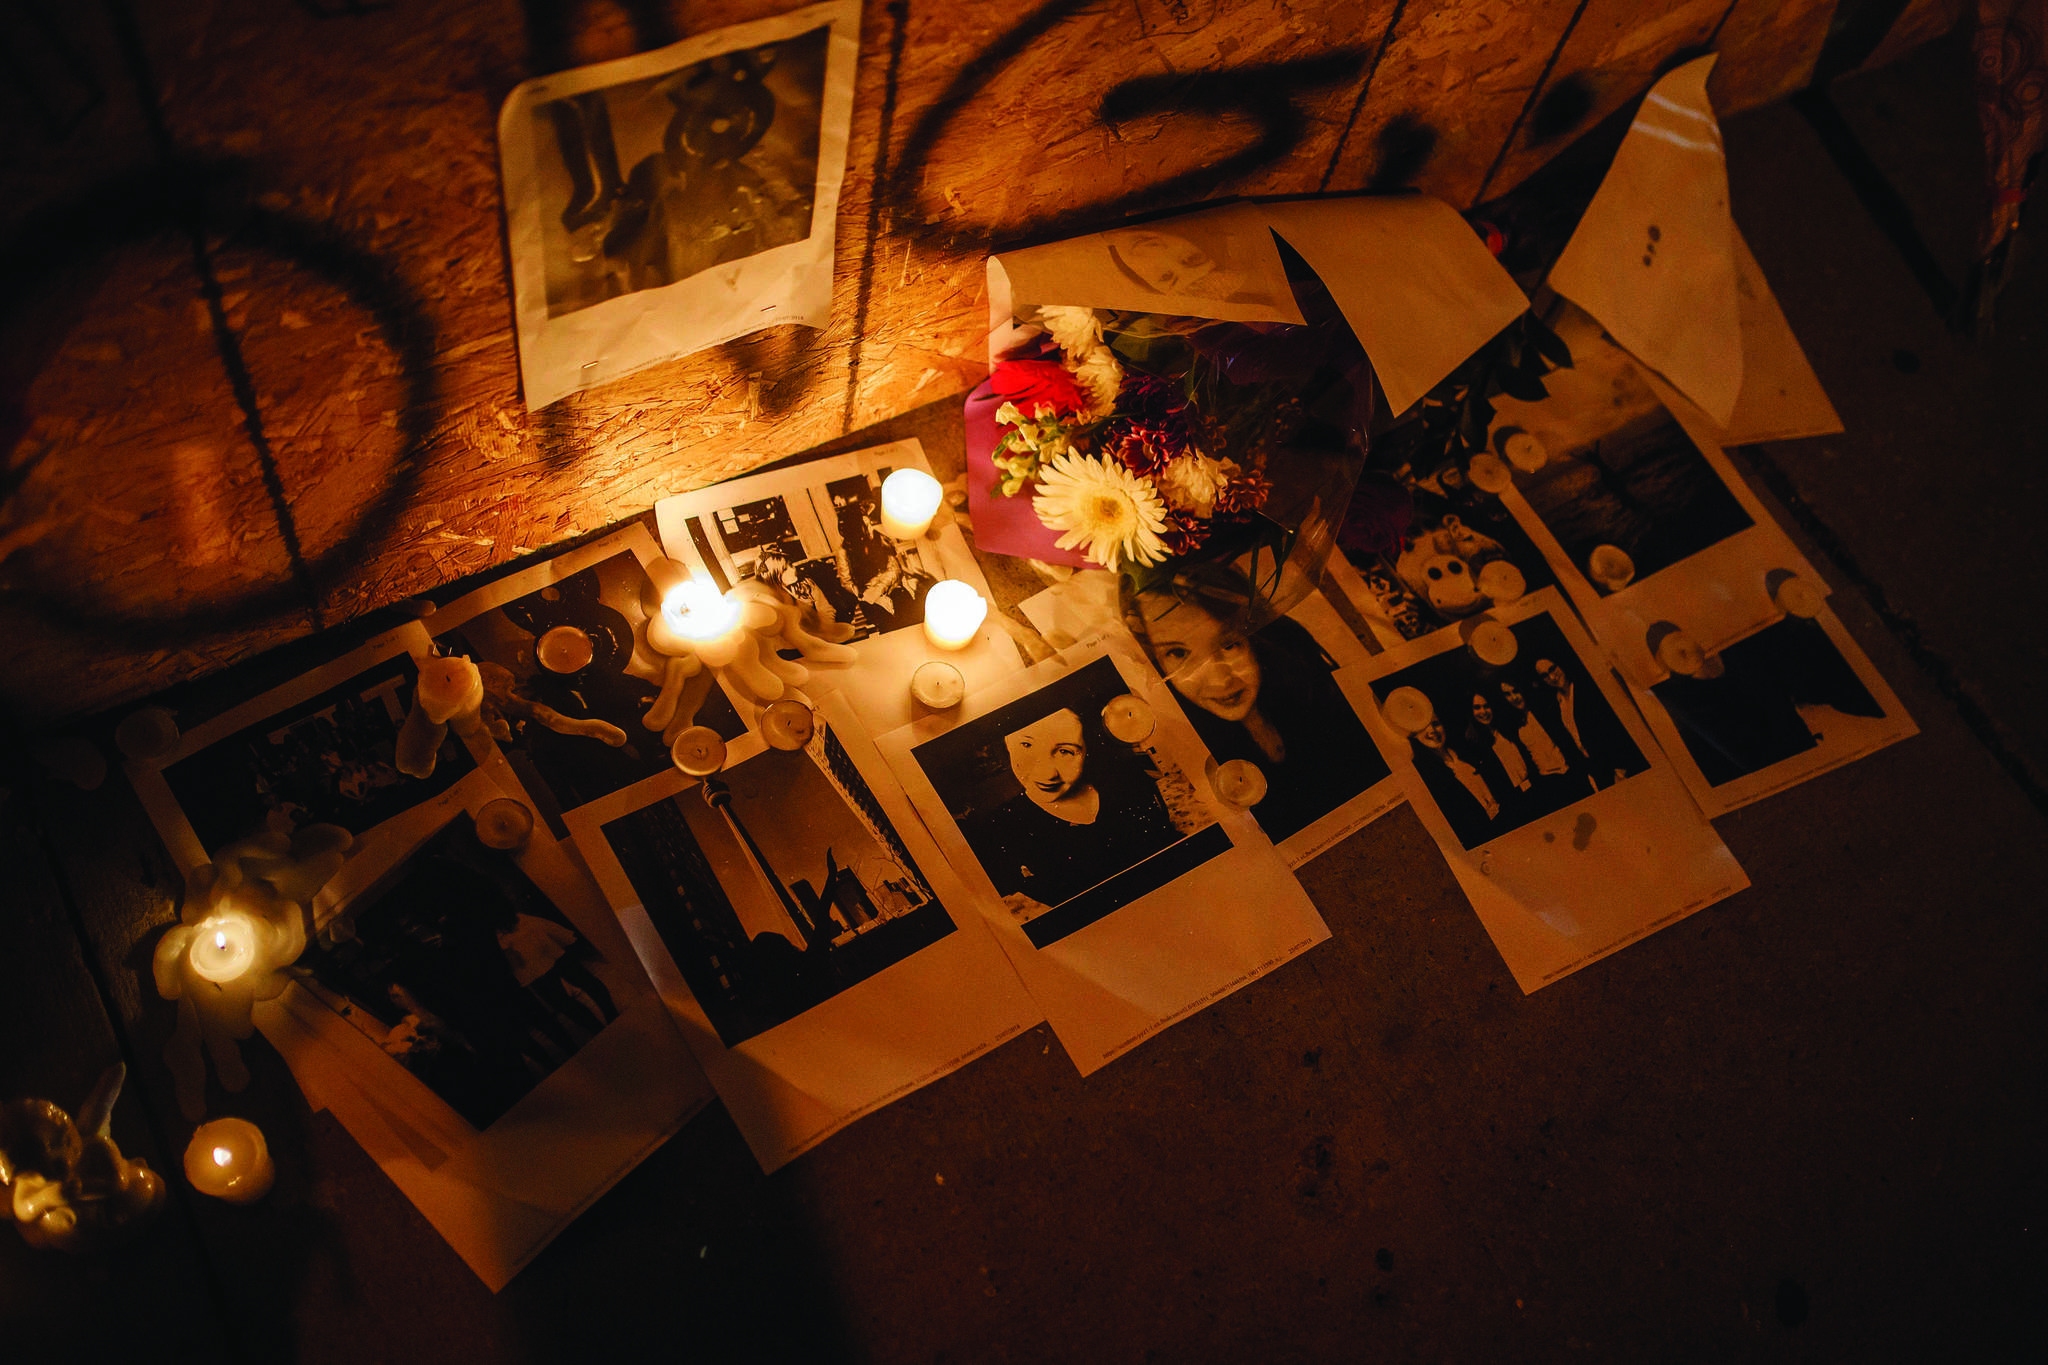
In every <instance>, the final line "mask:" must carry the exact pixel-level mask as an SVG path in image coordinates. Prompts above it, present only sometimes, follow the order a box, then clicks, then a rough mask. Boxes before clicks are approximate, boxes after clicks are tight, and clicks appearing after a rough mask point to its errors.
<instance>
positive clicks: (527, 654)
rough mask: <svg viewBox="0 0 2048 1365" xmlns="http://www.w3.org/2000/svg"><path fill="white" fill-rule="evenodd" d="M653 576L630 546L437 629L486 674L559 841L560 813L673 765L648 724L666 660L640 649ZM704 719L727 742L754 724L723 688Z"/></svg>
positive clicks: (496, 720)
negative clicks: (638, 636) (645, 592)
mask: <svg viewBox="0 0 2048 1365" xmlns="http://www.w3.org/2000/svg"><path fill="white" fill-rule="evenodd" d="M646 583H647V574H646V571H645V570H643V569H642V568H641V567H640V561H639V559H638V558H637V557H636V556H635V555H634V553H633V552H632V551H631V550H629V549H622V550H620V551H619V552H618V553H617V554H614V555H611V556H609V557H607V558H605V559H603V560H601V561H599V562H598V563H595V564H592V565H590V566H589V567H587V568H584V569H580V570H578V571H577V572H575V573H571V574H567V575H565V576H563V577H561V578H559V579H554V580H553V581H551V582H547V583H544V584H543V585H541V586H539V587H536V588H534V589H533V590H532V591H531V592H527V593H525V594H523V595H521V596H519V597H517V598H514V599H512V600H511V601H508V602H505V603H503V604H501V605H499V606H495V607H492V608H490V609H488V610H486V611H483V612H480V613H478V614H476V615H474V616H471V617H469V618H468V619H467V620H465V621H463V622H462V623H461V624H460V625H457V626H453V627H450V628H447V629H444V630H442V631H441V632H440V633H439V634H438V635H436V637H435V642H436V644H438V645H439V647H440V649H441V652H442V653H443V654H450V655H455V654H459V655H464V656H466V657H468V658H469V659H471V660H472V661H474V662H475V664H476V666H477V669H478V671H480V672H481V673H482V674H483V680H484V693H485V697H486V699H487V700H486V702H485V706H486V711H487V713H488V715H489V716H490V717H491V718H492V722H493V723H492V725H491V730H492V736H493V738H495V739H496V740H497V743H498V747H499V749H500V750H501V751H502V752H503V753H504V755H505V758H506V760H507V761H508V762H509V763H511V765H512V768H513V770H514V771H515V772H517V773H518V774H519V780H520V782H521V784H523V785H524V786H525V788H526V790H527V791H528V792H529V793H530V794H531V795H532V796H533V798H534V802H535V805H536V807H537V809H538V810H539V812H540V814H541V816H542V818H543V819H545V820H546V821H547V823H548V828H549V829H550V830H552V831H553V832H554V834H555V837H557V838H562V837H565V835H566V833H567V830H566V827H565V826H564V825H563V823H562V815H563V812H565V811H570V810H574V809H575V808H576V807H578V806H581V805H584V804H585V803H587V802H590V801H594V800H596V799H597V798H598V797H600V796H605V795H608V794H609V793H611V792H615V791H618V790H619V789H620V788H622V787H628V786H631V785H632V784H633V783H635V782H638V781H640V780H641V779H642V778H646V777H651V776H653V775H654V774H655V773H658V772H661V771H663V770H664V769H666V768H667V767H668V766H669V752H668V746H667V745H665V744H663V743H662V740H661V732H660V731H659V730H649V729H648V728H647V727H646V725H645V724H643V723H642V718H643V717H644V716H645V715H646V714H647V711H648V708H649V707H651V706H652V705H653V704H654V700H655V698H656V696H658V695H659V693H660V691H661V682H660V680H661V676H662V668H663V661H662V660H660V659H659V658H657V657H656V656H654V655H652V654H650V653H649V652H648V651H646V650H645V649H641V650H640V651H639V656H638V657H637V658H636V656H635V648H636V646H635V633H636V631H637V630H638V629H639V628H640V626H641V625H642V623H643V622H644V621H645V619H646V618H645V613H644V612H643V611H642V609H641V590H642V588H643V587H644V586H645V584H646ZM456 609H457V610H459V609H460V608H459V605H458V606H457V608H456ZM430 624H431V623H430ZM697 723H698V724H699V725H706V726H709V727H710V728H711V729H713V730H716V731H717V732H718V734H719V736H720V737H721V738H723V739H725V740H727V741H731V740H733V739H736V738H738V737H739V736H740V735H741V734H743V733H745V731H746V723H745V722H744V721H743V720H741V719H740V715H739V712H738V711H737V710H735V709H734V707H733V704H732V702H731V700H730V699H728V698H727V697H726V695H725V693H724V692H723V691H722V690H720V689H719V688H716V687H713V688H711V689H710V691H709V692H708V693H707V694H706V696H705V700H704V702H703V704H702V705H701V706H700V707H699V709H698V712H697Z"/></svg>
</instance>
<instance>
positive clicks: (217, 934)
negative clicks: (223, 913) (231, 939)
mask: <svg viewBox="0 0 2048 1365" xmlns="http://www.w3.org/2000/svg"><path fill="white" fill-rule="evenodd" d="M213 946H214V947H216V948H218V949H220V950H221V951H222V952H226V951H227V950H228V936H227V935H226V934H224V933H222V932H221V931H220V930H218V929H216V930H214V931H213Z"/></svg>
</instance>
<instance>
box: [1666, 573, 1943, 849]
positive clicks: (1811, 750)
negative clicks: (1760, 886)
mask: <svg viewBox="0 0 2048 1365" xmlns="http://www.w3.org/2000/svg"><path fill="white" fill-rule="evenodd" d="M1778 596H1779V598H1780V600H1782V601H1784V602H1787V603H1789V604H1790V609H1789V610H1786V611H1784V612H1782V613H1780V614H1779V616H1778V617H1777V619H1775V620H1773V621H1770V622H1768V623H1766V624H1764V625H1762V626H1759V627H1758V628H1757V629H1756V630H1754V631H1752V632H1751V633H1749V634H1748V635H1745V636H1743V637H1742V638H1740V639H1738V640H1734V641H1731V642H1730V643H1728V644H1725V645H1723V646H1721V647H1720V648H1719V649H1717V650H1714V651H1712V652H1708V651H1707V650H1705V649H1703V648H1702V647H1701V646H1700V645H1699V644H1698V642H1697V641H1696V640H1694V639H1693V638H1692V636H1691V635H1690V633H1689V632H1687V630H1686V628H1685V624H1684V622H1683V621H1682V620H1681V621H1676V622H1673V621H1664V622H1659V623H1658V624H1656V625H1655V626H1652V627H1651V629H1650V633H1649V636H1648V642H1647V643H1648V648H1649V652H1650V654H1651V655H1652V656H1653V657H1654V658H1655V659H1656V660H1657V664H1658V667H1659V668H1660V669H1661V670H1662V673H1663V676H1662V677H1661V678H1659V679H1658V680H1657V681H1655V682H1653V683H1652V684H1650V685H1649V686H1647V687H1645V686H1642V685H1641V684H1639V683H1636V682H1635V681H1634V680H1633V679H1631V680H1630V682H1629V690H1630V691H1631V692H1632V693H1633V694H1634V695H1635V699H1636V703H1637V705H1639V706H1640V707H1641V708H1642V711H1643V717H1644V719H1646V720H1648V721H1649V723H1650V729H1651V730H1652V731H1654V732H1655V733H1656V736H1657V739H1658V740H1659V742H1661V743H1662V744H1663V746H1664V752H1665V753H1667V754H1669V755H1670V756H1671V763H1672V766H1673V767H1675V768H1677V769H1678V772H1679V775H1680V776H1681V777H1683V778H1684V779H1685V784H1686V786H1687V787H1689V788H1690V789H1691V791H1692V794H1693V797H1694V799H1695V800H1697V801H1698V802H1699V804H1700V808H1701V809H1702V810H1704V811H1705V812H1706V813H1707V815H1708V816H1710V817H1715V816H1721V815H1726V814H1727V813H1728V812H1730V811H1732V810H1739V809H1741V808H1742V807H1743V806H1746V805H1749V804H1750V803H1751V802H1753V801H1760V800H1762V799H1763V798H1764V797H1766V796H1770V795H1772V794H1773V793H1776V792H1781V791H1784V790H1785V789H1786V788H1788V787H1794V786H1797V785H1798V784H1800V783H1801V782H1805V781H1807V780H1808V779H1810V778H1814V777H1818V776H1820V775H1821V774H1822V773H1825V772H1829V771H1832V770H1833V769H1835V768H1839V767H1841V766H1842V765H1844V764H1846V763H1853V762H1855V761H1856V760H1857V759H1859V758H1862V757H1864V756H1865V755H1867V754H1872V753H1875V752H1876V751H1877V750H1879V749H1882V748H1884V747H1885V746H1886V745H1890V744H1896V743H1897V742H1898V741H1900V740H1902V739H1906V738H1909V737H1910V736H1912V735H1916V734H1918V733H1919V732H1920V728H1919V727H1918V726H1917V725H1915V724H1914V723H1913V718H1912V717H1911V716H1909V715H1907V714H1906V708H1905V706H1904V705H1903V704H1902V703H1901V702H1900V701H1899V698H1898V695H1897V694H1896V693H1894V692H1893V691H1892V689H1891V688H1890V687H1889V686H1887V685H1886V683H1885V680H1884V678H1883V677H1882V676H1880V675H1879V673H1878V671H1877V668H1876V666H1875V665H1874V664H1872V663H1871V662H1870V659H1869V657H1868V656H1867V655H1865V654H1864V652H1863V651H1862V650H1861V649H1859V648H1858V647H1857V645H1856V641H1855V640H1854V639H1853V638H1852V637H1851V636H1850V634H1849V631H1848V628H1847V627H1845V626H1844V625H1843V624H1842V622H1841V620H1840V619H1839V618H1838V617H1836V615H1835V614H1834V613H1833V612H1832V611H1830V610H1828V608H1827V606H1826V605H1825V604H1824V603H1823V602H1822V601H1821V600H1820V597H1819V595H1818V594H1816V593H1812V592H1805V593H1800V592H1796V591H1785V590H1784V589H1783V587H1782V586H1781V588H1780V592H1779V594H1778Z"/></svg>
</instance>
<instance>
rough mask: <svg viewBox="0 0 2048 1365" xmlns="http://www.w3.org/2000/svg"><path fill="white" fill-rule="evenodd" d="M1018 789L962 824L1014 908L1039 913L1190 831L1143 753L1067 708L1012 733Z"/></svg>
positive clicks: (1095, 718) (1007, 737)
mask: <svg viewBox="0 0 2048 1365" xmlns="http://www.w3.org/2000/svg"><path fill="white" fill-rule="evenodd" d="M1003 747H1004V748H1005V750H1006V751H1007V752H1008V756H1009V763H1010V773H1011V775H1012V776H1013V777H1014V778H1015V780H1016V784H1017V788H1018V790H1017V793H1016V795H1014V796H1012V797H1010V798H1009V800H1007V801H1005V802H1003V803H1002V804H1001V805H999V806H996V807H994V808H992V809H990V810H987V811H984V812H982V813H979V814H977V815H975V816H973V817H971V818H970V819H966V820H963V821H962V822H961V833H962V834H963V835H964V836H965V837H966V839H967V842H968V844H969V845H970V846H971V847H972V848H973V849H974V851H975V854H976V856H978V857H979V858H980V859H981V864H982V867H983V868H984V869H985V870H986V871H987V872H988V875H989V880H990V881H991V882H993V883H994V884H995V888H996V892H997V894H998V895H1000V896H1002V898H1003V903H1004V904H1005V905H1006V906H1007V907H1009V910H1010V913H1011V914H1012V915H1014V916H1015V917H1016V918H1017V919H1019V920H1030V919H1032V918H1034V917H1035V916H1037V915H1039V914H1042V913H1043V912H1044V911H1046V910H1048V909H1051V908H1052V907H1054V906H1056V905H1059V904H1061V903H1062V902H1064V901H1067V900H1071V899H1072V898H1073V897H1075V896H1077V895H1079V894H1080V893H1081V892H1083V891H1086V890H1087V889H1088V888H1090V887H1092V886H1096V885H1098V884H1100V883H1102V882H1104V881H1107V880H1108V879H1109V878H1111V877H1113V876H1115V875H1116V874H1117V873H1119V872H1122V871H1123V870H1124V869H1126V868H1128V867H1132V866H1134V865H1136V864H1137V863H1140V862H1142V861H1144V860H1145V859H1146V858H1149V857H1151V856H1152V855H1153V854H1154V853H1157V852H1159V850H1161V849H1163V848H1165V847H1167V846H1168V845H1169V844H1172V843H1174V842H1175V841H1177V840H1178V839H1179V838H1180V834H1179V832H1178V831H1177V830H1176V829H1175V828H1174V824H1173V820H1172V817H1171V816H1170V814H1169V813H1168V811H1167V808H1166V802H1165V801H1164V800H1163V799H1162V798H1161V797H1160V794H1159V787H1158V783H1157V781H1156V780H1155V779H1154V777H1153V775H1152V774H1151V773H1150V772H1149V771H1148V770H1147V768H1146V766H1145V765H1144V762H1143V760H1142V759H1141V758H1140V757H1139V756H1138V755H1137V753H1136V752H1134V751H1133V750H1132V749H1131V747H1130V746H1129V745H1127V744H1121V743H1118V742H1117V741H1116V740H1115V739H1113V738H1111V736H1110V734H1109V732H1108V731H1107V730H1106V729H1105V728H1104V727H1103V724H1102V719H1101V717H1100V716H1099V715H1089V716H1084V715H1083V714H1082V713H1081V712H1079V711H1076V710H1074V709H1072V708H1067V707H1063V708H1061V709H1059V710H1056V711H1053V712H1051V713H1049V714H1047V715H1043V716H1040V717H1039V718H1037V719H1036V720H1033V721H1030V722H1028V723H1026V724H1023V725H1020V726H1018V727H1016V728H1015V729H1012V730H1010V731H1008V732H1007V733H1006V734H1004V736H1003Z"/></svg>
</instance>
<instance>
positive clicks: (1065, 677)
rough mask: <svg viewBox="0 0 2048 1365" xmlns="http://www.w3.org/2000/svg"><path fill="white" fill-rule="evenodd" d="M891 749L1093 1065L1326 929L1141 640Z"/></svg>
mask: <svg viewBox="0 0 2048 1365" xmlns="http://www.w3.org/2000/svg"><path fill="white" fill-rule="evenodd" d="M881 748H882V753H883V756H884V757H885V758H886V759H887V760H888V762H889V766H890V768H891V770H892V771H894V772H895V774H896V776H897V778H898V780H899V781H901V782H902V784H903V786H904V789H905V790H906V791H907V792H908V793H909V795H910V800H911V803H912V804H913V805H914V806H916V808H917V811H918V814H919V815H921V816H922V817H923V819H924V822H925V824H926V826H927V827H929V828H930V829H931V831H932V833H933V836H934V837H935V838H936V839H937V840H938V843H939V846H940V847H941V848H942V849H943V850H944V851H945V854H946V857H947V858H948V860H949V861H950V862H951V863H952V865H953V868H954V870H955V871H956V872H958V873H959V875H960V877H961V879H962V880H963V881H964V882H965V883H966V884H967V886H968V889H969V891H970V892H971V893H972V894H973V897H974V900H975V903H976V905H977V907H978V908H979V909H980V910H981V912H982V914H983V915H984V916H986V917H987V920H988V922H989V923H990V924H991V925H992V926H993V927H994V928H995V931H996V937H997V938H998V940H999V941H1000V942H1001V943H1002V945H1003V948H1004V950H1005V951H1006V952H1007V953H1008V954H1009V956H1010V961H1011V962H1012V964H1014V965H1015V967H1016V969H1017V973H1018V975H1019V976H1021V977H1022V978H1023V980H1024V984H1025V986H1026V987H1027V988H1028V989H1029V990H1030V992H1031V995H1032V997H1033V999H1035V1000H1036V1001H1037V1002H1038V1004H1039V1006H1040V1008H1041V1009H1043V1010H1044V1012H1045V1017H1046V1019H1047V1020H1048V1021H1049V1022H1050V1023H1051V1024H1052V1026H1053V1029H1054V1031H1055V1032H1056V1033H1058V1034H1059V1036H1060V1041H1061V1042H1062V1043H1063V1044H1064V1045H1065V1046H1066V1048H1067V1051H1068V1054H1069V1055H1070V1056H1071V1057H1072V1058H1073V1059H1074V1063H1075V1065H1076V1066H1078V1067H1079V1068H1080V1070H1081V1072H1082V1074H1083V1075H1086V1074H1088V1073H1090V1072H1093V1071H1095V1070H1096V1069H1098V1068H1099V1067H1101V1066H1103V1065H1105V1064H1106V1063H1108V1062H1110V1061H1112V1060H1114V1059H1115V1058H1117V1057H1119V1056H1121V1055H1123V1054H1124V1053H1125V1052H1128V1051H1129V1050H1130V1049H1132V1048H1134V1047H1136V1046H1137V1045H1138V1044H1139V1043H1141V1042H1143V1041H1144V1040H1145V1039H1147V1038H1150V1037H1152V1036H1153V1035H1155V1034H1157V1033H1159V1032H1160V1031H1161V1030H1163V1029H1165V1028H1167V1027H1168V1026H1169V1025H1171V1024H1173V1023H1175V1022H1177V1021H1178V1020H1181V1019H1184V1018H1186V1017H1188V1016H1189V1015H1191V1014H1193V1013H1195V1012H1196V1011H1197V1010H1199V1009H1201V1008H1202V1007H1203V1006H1205V1005H1208V1004H1212V1003H1214V1002H1215V1001H1216V1000H1219V999H1221V998H1222V997H1223V996H1225V995H1227V994H1229V993H1230V992H1232V991H1234V990H1236V989H1237V988H1238V987H1240V986H1243V985H1245V984H1246V983H1248V982H1251V981H1254V980H1256V979H1258V978H1259V977H1261V976H1263V975H1265V974H1266V973H1268V972H1270V971H1272V970H1273V969H1274V968H1276V967H1278V966H1279V965H1281V964H1282V963H1284V962H1287V961H1290V960H1291V959H1293V958H1295V957H1297V956H1299V955H1300V954H1301V953H1303V952H1305V951H1306V950H1307V949H1309V948H1310V947H1312V946H1313V945H1315V944H1317V943H1320V942H1321V941H1322V940H1324V939H1325V938H1328V937H1329V930H1328V928H1326V927H1325V926H1324V924H1323V921H1322V917H1321V916H1320V915H1318V914H1317V913H1316V909H1315V906H1314V905H1313V904H1311V903H1310V901H1309V899H1308V896H1307V895H1306V893H1304V892H1303V891H1302V889H1301V884H1300V883H1299V882H1297V881H1296V880H1295V879H1294V876H1293V874H1292V873H1291V872H1290V871H1289V870H1288V868H1287V865H1286V863H1285V861H1284V860H1282V858H1281V857H1280V856H1279V852H1278V850H1277V849H1275V848H1274V847H1273V845H1272V843H1271V841H1270V840H1268V839H1267V838H1266V836H1265V835H1264V834H1263V833H1262V832H1261V831H1260V830H1259V827H1258V825H1257V823H1256V822H1255V821H1254V820H1253V819H1252V818H1251V816H1250V815H1249V814H1248V813H1247V812H1245V811H1243V810H1236V809H1231V808H1229V807H1226V806H1225V805H1224V804H1223V803H1222V802H1221V801H1220V800H1219V799H1218V798H1217V796H1216V794H1215V792H1214V790H1213V789H1212V788H1211V786H1210V783H1209V782H1208V781H1207V780H1205V778H1204V777H1203V770H1204V763H1205V759H1206V758H1207V755H1206V753H1205V751H1204V750H1203V748H1202V743H1201V740H1200V739H1199V738H1197V737H1196V734H1195V731H1194V729H1193V727H1192V726H1190V725H1189V724H1188V722H1187V721H1186V719H1185V718H1184V717H1183V716H1182V715H1181V712H1180V709H1179V707H1178V706H1177V705H1176V703H1175V701H1174V697H1173V693H1172V692H1171V690H1170V689H1168V688H1167V687H1166V685H1165V684H1164V683H1162V682H1161V681H1159V679H1158V677H1157V676H1156V675H1155V674H1154V673H1153V671H1152V669H1151V667H1150V665H1148V664H1147V663H1146V662H1145V661H1144V659H1143V657H1142V656H1141V655H1140V654H1139V653H1138V652H1137V650H1136V649H1135V648H1134V647H1133V646H1132V645H1131V644H1130V642H1129V641H1128V640H1124V641H1118V640H1116V639H1113V638H1108V639H1102V638H1098V639H1097V640H1095V641H1092V642H1089V643H1084V644H1081V645H1077V646H1076V647H1075V648H1073V649H1071V650H1068V651H1065V652H1064V653H1062V654H1060V655H1058V656H1056V657H1054V658H1052V659H1049V660H1047V661H1045V662H1044V663H1041V664H1038V665H1036V666H1034V667H1032V668H1031V669H1028V670H1026V671H1025V672H1022V673H1020V674H1018V675H1016V676H1014V677H1012V678H1009V679H1007V680H1005V681H1003V682H1001V683H998V684H996V685H994V686H992V687H989V688H985V689H983V690H982V691H979V692H976V693H973V694H971V695H970V696H969V697H968V698H967V700H966V701H965V702H964V703H963V704H962V705H961V706H960V707H959V708H958V709H957V711H956V712H954V713H949V714H944V715H935V716H931V717H928V718H927V719H925V720H922V721H919V722H917V723H916V724H915V725H911V726H907V727H905V728H904V729H901V730H898V731H896V732H894V733H893V734H890V735H886V736H884V737H883V738H882V741H881Z"/></svg>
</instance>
